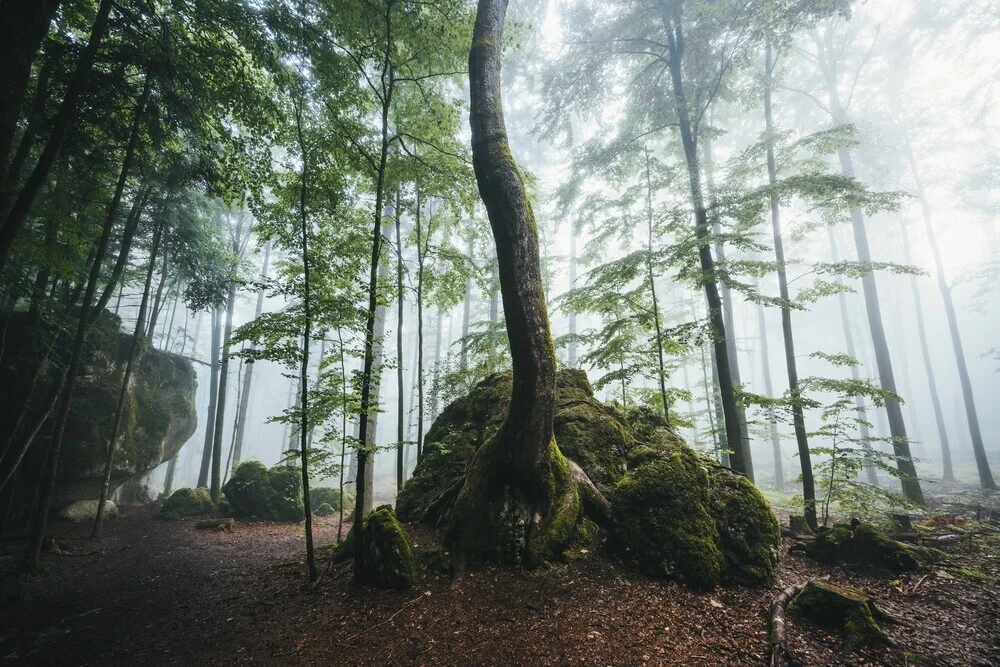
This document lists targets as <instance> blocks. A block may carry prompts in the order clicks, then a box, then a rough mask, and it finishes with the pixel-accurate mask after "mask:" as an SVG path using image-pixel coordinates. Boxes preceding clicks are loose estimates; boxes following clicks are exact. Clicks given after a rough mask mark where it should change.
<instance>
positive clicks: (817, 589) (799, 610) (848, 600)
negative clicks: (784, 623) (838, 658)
mask: <svg viewBox="0 0 1000 667" xmlns="http://www.w3.org/2000/svg"><path fill="white" fill-rule="evenodd" d="M788 615H789V616H791V617H792V618H798V619H805V620H808V621H811V622H813V623H816V624H817V625H821V626H825V627H832V628H835V629H838V630H840V631H842V632H843V633H844V636H845V639H846V640H847V648H848V649H854V648H859V647H861V646H867V645H869V644H875V643H878V642H882V641H885V639H886V635H885V633H884V632H883V631H882V628H881V627H879V621H880V620H881V621H887V620H888V616H887V615H886V614H885V613H884V612H883V611H882V610H881V609H879V608H878V606H876V604H875V601H874V600H872V599H871V597H869V596H868V595H866V594H865V593H863V592H861V591H859V590H855V589H853V588H848V587H846V586H838V585H837V584H832V583H830V582H828V581H810V582H808V583H807V584H806V585H805V586H803V588H802V590H801V591H799V593H798V595H796V596H795V598H794V599H793V600H792V602H791V604H789V605H788Z"/></svg>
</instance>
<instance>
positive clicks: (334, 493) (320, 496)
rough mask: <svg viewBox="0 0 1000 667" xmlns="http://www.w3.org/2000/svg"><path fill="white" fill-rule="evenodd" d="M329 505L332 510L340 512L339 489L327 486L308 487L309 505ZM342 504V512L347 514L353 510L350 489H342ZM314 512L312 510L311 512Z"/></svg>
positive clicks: (314, 506) (352, 496)
mask: <svg viewBox="0 0 1000 667" xmlns="http://www.w3.org/2000/svg"><path fill="white" fill-rule="evenodd" d="M323 504H326V505H329V506H330V507H331V508H333V512H334V513H337V512H340V507H341V496H340V489H335V488H332V487H329V486H317V487H310V488H309V506H310V507H313V508H317V507H319V506H320V505H323ZM343 506H344V514H347V513H349V512H351V511H353V510H354V494H353V493H351V492H350V491H344V496H343ZM315 513H316V512H315V511H314V512H313V514H315Z"/></svg>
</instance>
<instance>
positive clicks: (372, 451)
mask: <svg viewBox="0 0 1000 667" xmlns="http://www.w3.org/2000/svg"><path fill="white" fill-rule="evenodd" d="M383 217H384V218H386V219H389V220H391V219H393V218H394V217H395V212H394V211H393V208H392V207H391V206H386V210H385V213H384V216H383ZM387 232H388V230H386V229H385V227H383V228H382V245H383V247H384V246H385V245H387V244H388V243H389V236H388V233H387ZM388 269H389V264H388V263H387V262H381V263H380V266H379V269H378V276H379V278H378V280H379V282H380V283H384V282H385V279H386V277H387V276H388V274H389V270H388ZM387 310H388V309H387V308H386V307H385V306H383V305H379V306H377V307H376V308H375V332H374V333H375V338H374V339H373V346H374V348H375V349H374V351H373V355H372V378H371V405H372V408H373V409H372V412H371V413H370V414H369V415H368V430H367V431H366V433H365V440H364V448H365V451H366V453H367V455H366V456H365V459H364V463H365V466H367V470H365V474H364V479H365V484H364V489H363V493H362V488H361V487H360V486H359V487H358V489H359V501H362V502H363V504H364V507H363V508H362V510H363V511H364V513H365V516H367V515H368V514H369V513H370V512H371V511H372V510H373V509H374V506H375V457H376V454H377V451H378V422H379V415H380V411H379V409H378V408H379V405H380V403H381V393H382V372H383V370H384V366H385V364H384V360H385V345H384V340H383V339H384V338H385V320H386V311H387Z"/></svg>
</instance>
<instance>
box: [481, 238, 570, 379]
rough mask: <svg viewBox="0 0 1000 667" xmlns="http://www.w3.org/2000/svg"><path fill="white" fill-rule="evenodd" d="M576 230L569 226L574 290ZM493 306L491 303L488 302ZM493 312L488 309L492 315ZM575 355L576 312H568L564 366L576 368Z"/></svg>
mask: <svg viewBox="0 0 1000 667" xmlns="http://www.w3.org/2000/svg"><path fill="white" fill-rule="evenodd" d="M576 264H577V258H576V230H574V229H573V227H572V225H571V226H570V232H569V288H570V289H571V290H572V289H576ZM490 305H491V306H492V305H493V302H492V301H491V302H490ZM492 312H493V310H492V308H491V309H490V313H491V314H492ZM576 355H577V345H576V312H575V311H572V310H571V311H570V312H569V344H568V345H567V346H566V364H567V365H568V366H569V367H570V368H576Z"/></svg>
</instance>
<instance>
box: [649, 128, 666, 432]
mask: <svg viewBox="0 0 1000 667" xmlns="http://www.w3.org/2000/svg"><path fill="white" fill-rule="evenodd" d="M645 153H646V232H647V234H646V277H647V279H648V280H649V293H650V295H651V296H652V299H653V325H654V330H655V332H656V356H657V362H658V364H659V373H657V380H658V385H659V388H660V400H661V401H662V403H663V419H665V420H666V422H667V424H669V423H670V403H669V401H668V400H667V372H666V367H665V366H664V363H663V330H662V329H661V327H660V306H659V303H658V302H657V300H656V280H655V278H654V276H653V181H652V178H651V177H650V173H649V149H648V148H647V149H645Z"/></svg>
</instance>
